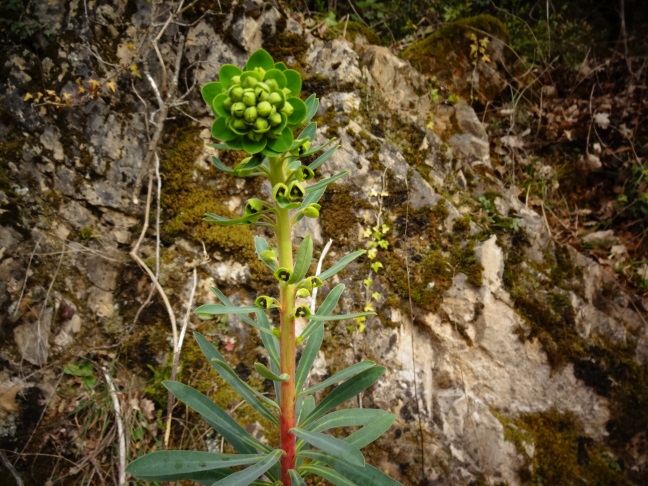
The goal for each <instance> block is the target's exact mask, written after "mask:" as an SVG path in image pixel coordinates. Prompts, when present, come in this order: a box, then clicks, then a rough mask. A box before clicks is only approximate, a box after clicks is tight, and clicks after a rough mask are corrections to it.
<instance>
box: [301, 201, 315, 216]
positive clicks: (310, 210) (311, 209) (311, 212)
mask: <svg viewBox="0 0 648 486" xmlns="http://www.w3.org/2000/svg"><path fill="white" fill-rule="evenodd" d="M302 213H303V215H304V216H306V217H307V218H317V217H319V209H318V208H316V207H315V205H314V204H311V205H310V206H306V207H305V208H304V210H303V211H302Z"/></svg>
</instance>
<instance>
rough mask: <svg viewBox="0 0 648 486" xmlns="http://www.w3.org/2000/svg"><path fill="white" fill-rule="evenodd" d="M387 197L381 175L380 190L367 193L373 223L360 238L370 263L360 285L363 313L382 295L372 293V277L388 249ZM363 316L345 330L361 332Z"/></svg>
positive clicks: (371, 308)
mask: <svg viewBox="0 0 648 486" xmlns="http://www.w3.org/2000/svg"><path fill="white" fill-rule="evenodd" d="M387 196H389V193H388V192H387V190H386V189H385V177H384V175H383V179H382V185H381V188H380V190H378V189H377V188H373V189H371V191H369V197H370V198H371V199H374V200H375V203H374V207H375V209H374V214H373V221H372V222H369V223H368V224H369V225H368V226H367V227H366V228H365V229H364V231H363V234H362V236H363V237H364V238H366V239H368V240H369V243H368V246H369V250H368V251H367V257H368V258H369V260H370V261H371V265H370V267H371V268H370V270H369V274H368V275H367V278H365V279H364V280H363V281H362V285H363V286H364V289H365V305H364V310H365V312H374V310H375V309H374V302H379V301H380V299H381V298H382V297H383V296H382V294H381V293H380V292H378V291H374V292H372V291H371V290H372V284H373V281H374V279H373V276H374V274H376V275H378V274H379V272H380V270H381V269H382V268H384V265H383V264H382V262H381V261H380V259H379V258H378V254H379V252H380V251H381V250H386V249H387V248H389V241H387V233H388V232H389V230H390V229H391V228H390V227H389V225H388V224H386V223H385V221H384V218H383V201H384V198H386V197H387ZM366 319H367V318H366V317H365V316H361V317H357V318H356V326H357V328H356V326H352V325H349V326H347V329H348V330H349V332H352V331H354V330H356V329H357V331H358V332H363V331H364V329H365V326H366V325H365V321H366Z"/></svg>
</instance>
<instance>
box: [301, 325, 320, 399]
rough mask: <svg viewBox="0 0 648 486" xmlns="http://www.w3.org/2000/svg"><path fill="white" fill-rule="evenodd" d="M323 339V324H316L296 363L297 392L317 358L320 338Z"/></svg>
mask: <svg viewBox="0 0 648 486" xmlns="http://www.w3.org/2000/svg"><path fill="white" fill-rule="evenodd" d="M323 339H324V326H323V325H321V326H318V328H317V329H315V330H314V331H313V333H312V334H311V336H310V337H309V338H308V341H307V342H306V346H305V347H304V352H303V353H302V355H301V358H299V364H298V365H297V374H296V375H295V390H296V391H297V393H299V390H301V389H302V387H303V386H304V383H305V382H306V378H308V375H309V374H310V370H311V368H312V366H313V363H314V362H315V358H317V353H318V352H319V350H320V347H321V346H322V340H323Z"/></svg>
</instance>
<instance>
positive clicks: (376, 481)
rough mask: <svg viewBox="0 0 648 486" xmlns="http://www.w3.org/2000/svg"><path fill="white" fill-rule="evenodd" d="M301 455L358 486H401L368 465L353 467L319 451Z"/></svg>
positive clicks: (303, 452) (306, 452) (305, 452)
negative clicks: (332, 470)
mask: <svg viewBox="0 0 648 486" xmlns="http://www.w3.org/2000/svg"><path fill="white" fill-rule="evenodd" d="M301 455H302V456H304V457H308V458H309V459H312V460H313V461H317V462H323V463H325V464H327V465H329V466H331V467H333V468H334V469H335V470H336V471H337V472H338V473H340V474H341V475H342V476H344V477H345V478H347V479H348V480H350V481H353V482H354V483H355V484H358V485H371V486H403V485H402V484H401V483H399V482H398V481H396V480H395V479H393V478H390V477H389V476H387V475H386V474H385V473H384V472H382V471H381V470H379V469H376V468H375V467H373V466H371V465H369V464H365V466H364V467H358V466H354V465H351V464H348V463H346V462H344V461H341V460H339V459H336V458H335V457H331V456H329V455H328V454H325V453H323V452H321V451H302V452H301Z"/></svg>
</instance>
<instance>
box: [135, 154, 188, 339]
mask: <svg viewBox="0 0 648 486" xmlns="http://www.w3.org/2000/svg"><path fill="white" fill-rule="evenodd" d="M155 157H156V158H157V154H155ZM149 187H151V190H149V191H148V194H147V197H146V211H145V213H144V225H143V227H142V233H141V234H140V238H139V239H138V240H137V243H136V244H135V246H134V247H133V249H132V250H131V252H130V256H131V257H132V258H133V260H135V261H136V262H137V264H138V265H139V266H140V267H141V268H142V270H144V271H145V272H146V273H147V274H148V276H149V278H150V279H151V282H152V283H153V285H154V286H155V288H156V289H157V291H158V292H159V294H160V297H162V300H163V301H164V306H165V307H166V310H167V314H168V315H169V320H170V321H171V331H172V332H173V349H175V348H176V347H177V345H178V324H177V322H176V318H175V314H174V313H173V307H171V302H169V298H168V297H167V294H166V292H165V291H164V289H163V288H162V285H160V282H159V280H158V279H157V278H156V276H155V273H153V271H152V270H151V269H150V268H149V267H148V266H147V265H146V263H145V262H144V260H142V258H141V257H140V256H139V255H138V251H139V246H140V244H141V243H142V240H143V238H144V235H145V234H146V230H147V229H148V226H149V217H150V213H151V196H152V192H153V191H152V182H149Z"/></svg>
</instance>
